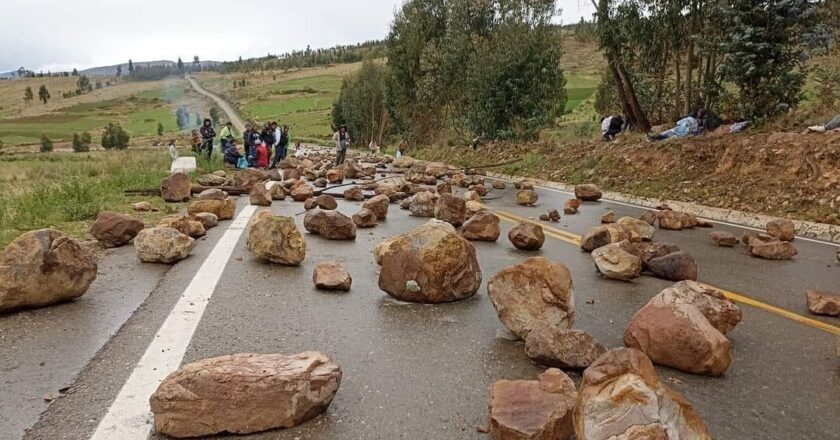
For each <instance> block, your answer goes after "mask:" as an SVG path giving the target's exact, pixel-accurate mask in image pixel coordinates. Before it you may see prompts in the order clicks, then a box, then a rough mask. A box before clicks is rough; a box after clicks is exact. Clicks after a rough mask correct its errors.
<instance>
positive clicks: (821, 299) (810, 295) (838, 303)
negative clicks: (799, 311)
mask: <svg viewBox="0 0 840 440" xmlns="http://www.w3.org/2000/svg"><path fill="white" fill-rule="evenodd" d="M805 297H806V300H807V302H808V310H809V311H810V312H811V313H813V314H815V315H827V316H840V295H834V294H831V293H828V292H822V291H819V290H809V291H807V292H806V293H805Z"/></svg>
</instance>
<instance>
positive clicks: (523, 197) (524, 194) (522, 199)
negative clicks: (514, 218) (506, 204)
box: [516, 189, 539, 206]
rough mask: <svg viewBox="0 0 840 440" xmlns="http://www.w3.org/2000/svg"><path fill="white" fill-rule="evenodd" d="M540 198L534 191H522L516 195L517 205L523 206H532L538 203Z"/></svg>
mask: <svg viewBox="0 0 840 440" xmlns="http://www.w3.org/2000/svg"><path fill="white" fill-rule="evenodd" d="M538 199H539V196H538V195H537V193H536V191H534V190H532V189H522V190H519V191H518V192H517V193H516V203H518V204H520V205H522V206H531V205H533V204H534V203H537V200H538Z"/></svg>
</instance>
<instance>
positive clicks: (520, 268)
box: [487, 257, 575, 339]
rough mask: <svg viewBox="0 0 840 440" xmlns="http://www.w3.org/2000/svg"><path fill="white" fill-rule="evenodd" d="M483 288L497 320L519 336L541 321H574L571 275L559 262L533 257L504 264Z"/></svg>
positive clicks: (566, 325)
mask: <svg viewBox="0 0 840 440" xmlns="http://www.w3.org/2000/svg"><path fill="white" fill-rule="evenodd" d="M487 292H488V294H489V296H490V302H492V303H493V307H495V308H496V313H497V314H498V315H499V320H500V321H501V322H502V324H503V325H504V326H505V327H507V329H508V330H510V331H512V332H513V333H515V334H516V335H517V336H519V337H520V338H522V339H526V338H527V336H528V333H529V332H530V331H531V330H532V329H534V328H536V327H539V326H542V325H551V326H555V327H557V328H561V329H568V328H571V326H572V324H574V320H575V304H574V292H573V289H572V276H571V274H570V273H569V269H567V268H566V266H564V265H563V264H562V263H559V262H556V261H549V260H547V259H545V258H542V257H534V258H529V259H527V260H525V261H523V262H521V263H519V264H515V265H513V266H508V267H506V268H505V269H502V271H500V272H499V273H497V274H496V275H493V277H492V278H491V279H490V282H489V283H488V284H487Z"/></svg>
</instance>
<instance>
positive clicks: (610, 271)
mask: <svg viewBox="0 0 840 440" xmlns="http://www.w3.org/2000/svg"><path fill="white" fill-rule="evenodd" d="M629 245H630V242H628V241H622V242H620V243H610V244H608V245H606V246H601V247H599V248H598V249H595V250H594V251H592V259H593V260H595V267H596V268H597V269H598V272H600V273H601V275H603V276H604V277H606V278H609V279H613V280H621V281H631V280H633V279H636V278H638V277H639V275H641V273H642V260H641V259H640V258H639V257H637V256H636V255H634V254H632V253H630V252H628V251H627V250H626V249H627V247H628V246H629Z"/></svg>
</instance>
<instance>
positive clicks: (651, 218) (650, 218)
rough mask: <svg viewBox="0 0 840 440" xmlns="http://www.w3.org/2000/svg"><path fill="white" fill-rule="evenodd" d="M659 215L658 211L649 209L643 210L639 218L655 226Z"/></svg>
mask: <svg viewBox="0 0 840 440" xmlns="http://www.w3.org/2000/svg"><path fill="white" fill-rule="evenodd" d="M658 217H659V216H658V215H657V213H656V211H650V210H648V211H645V212H643V213H642V215H641V216H639V220H641V221H643V222H645V223H647V224H649V225H651V226H653V225H654V224H656V219H657V218H658Z"/></svg>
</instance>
